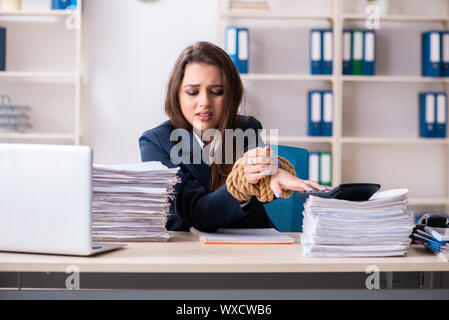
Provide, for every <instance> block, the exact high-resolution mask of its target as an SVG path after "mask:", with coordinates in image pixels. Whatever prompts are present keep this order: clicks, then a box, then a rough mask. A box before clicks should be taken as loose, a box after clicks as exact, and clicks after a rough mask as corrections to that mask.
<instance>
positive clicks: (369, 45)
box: [363, 30, 376, 76]
mask: <svg viewBox="0 0 449 320" xmlns="http://www.w3.org/2000/svg"><path fill="white" fill-rule="evenodd" d="M363 37H364V41H363V43H364V48H363V75H365V76H373V75H374V73H375V72H374V70H375V62H376V32H375V31H374V30H364V31H363Z"/></svg>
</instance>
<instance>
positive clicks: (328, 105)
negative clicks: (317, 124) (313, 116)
mask: <svg viewBox="0 0 449 320" xmlns="http://www.w3.org/2000/svg"><path fill="white" fill-rule="evenodd" d="M333 100H334V95H333V93H332V91H331V90H324V91H322V92H321V115H322V116H321V119H322V122H321V135H322V136H326V137H332V122H333V121H332V119H333V104H334V101H333Z"/></svg>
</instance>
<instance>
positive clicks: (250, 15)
mask: <svg viewBox="0 0 449 320" xmlns="http://www.w3.org/2000/svg"><path fill="white" fill-rule="evenodd" d="M221 18H225V19H264V20H332V19H333V18H332V16H331V15H318V14H317V15H314V14H312V15H311V14H287V13H271V12H269V11H267V12H250V11H249V10H248V11H247V12H227V13H222V14H221Z"/></svg>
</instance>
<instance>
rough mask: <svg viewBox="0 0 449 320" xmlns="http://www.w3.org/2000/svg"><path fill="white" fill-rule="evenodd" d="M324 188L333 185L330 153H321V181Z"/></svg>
mask: <svg viewBox="0 0 449 320" xmlns="http://www.w3.org/2000/svg"><path fill="white" fill-rule="evenodd" d="M319 184H321V185H323V186H331V185H332V154H331V153H330V152H320V180H319Z"/></svg>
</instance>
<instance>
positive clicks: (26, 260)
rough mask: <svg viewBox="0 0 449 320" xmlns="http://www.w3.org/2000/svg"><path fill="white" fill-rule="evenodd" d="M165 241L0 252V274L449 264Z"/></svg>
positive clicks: (412, 257) (413, 254) (444, 267)
mask: <svg viewBox="0 0 449 320" xmlns="http://www.w3.org/2000/svg"><path fill="white" fill-rule="evenodd" d="M171 235H172V236H173V237H172V238H171V239H170V240H169V241H168V242H162V243H157V242H153V243H151V242H150V243H129V244H128V247H126V248H124V249H120V250H116V251H111V252H107V253H103V254H99V255H97V256H93V257H73V256H58V255H44V254H27V253H9V252H0V272H65V270H66V268H67V266H70V265H76V266H78V267H79V269H80V272H102V273H104V272H113V273H122V272H124V273H198V272H200V273H235V272H238V273H241V272H251V273H274V272H275V273H282V272H294V273H304V272H365V270H366V268H367V267H368V266H370V265H376V266H377V267H378V268H379V270H380V271H381V272H399V271H402V272H412V271H415V272H425V271H449V263H447V262H445V261H443V259H441V258H439V257H438V256H436V255H434V254H432V253H430V252H428V251H426V250H424V248H422V246H413V245H412V246H411V247H410V248H409V249H408V252H407V255H406V256H404V257H388V258H310V257H305V256H303V253H302V247H301V244H300V243H299V233H296V234H295V233H292V234H290V235H292V236H293V237H295V239H296V243H295V244H293V245H204V244H202V243H200V242H199V241H198V240H197V239H196V238H195V237H194V236H193V235H191V234H190V233H188V232H171Z"/></svg>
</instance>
